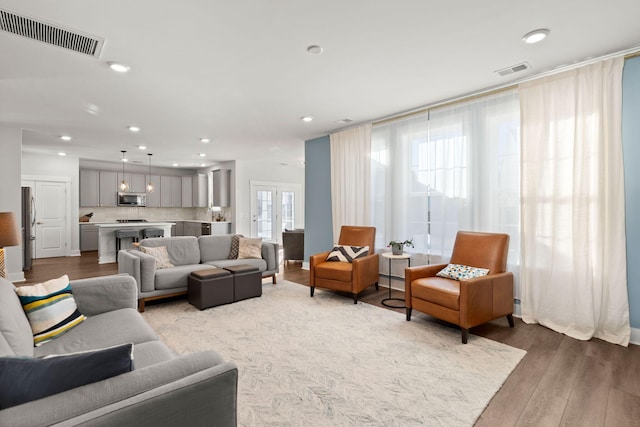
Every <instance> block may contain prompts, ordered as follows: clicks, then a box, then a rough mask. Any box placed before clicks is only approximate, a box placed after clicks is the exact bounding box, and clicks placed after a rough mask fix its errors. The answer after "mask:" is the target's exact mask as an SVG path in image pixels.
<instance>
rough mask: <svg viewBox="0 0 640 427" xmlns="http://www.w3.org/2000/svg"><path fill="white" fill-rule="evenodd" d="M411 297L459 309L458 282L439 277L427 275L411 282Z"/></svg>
mask: <svg viewBox="0 0 640 427" xmlns="http://www.w3.org/2000/svg"><path fill="white" fill-rule="evenodd" d="M411 298H418V299H421V300H424V301H429V302H431V303H434V304H437V305H441V306H444V307H447V308H450V309H452V310H460V282H458V281H456V280H451V279H443V278H440V277H427V278H422V279H416V280H414V281H413V282H411Z"/></svg>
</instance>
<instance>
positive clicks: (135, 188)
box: [118, 172, 147, 193]
mask: <svg viewBox="0 0 640 427" xmlns="http://www.w3.org/2000/svg"><path fill="white" fill-rule="evenodd" d="M124 179H125V180H126V181H127V182H128V183H129V193H144V192H145V190H146V187H147V180H146V176H145V175H143V174H140V173H129V172H125V174H124ZM121 181H122V172H118V185H120V182H121Z"/></svg>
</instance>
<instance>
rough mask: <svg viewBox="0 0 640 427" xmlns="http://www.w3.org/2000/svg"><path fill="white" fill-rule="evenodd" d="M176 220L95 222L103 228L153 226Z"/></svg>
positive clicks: (169, 223) (168, 223)
mask: <svg viewBox="0 0 640 427" xmlns="http://www.w3.org/2000/svg"><path fill="white" fill-rule="evenodd" d="M173 224H175V222H169V221H155V222H108V223H105V222H103V223H99V222H97V223H95V225H97V226H98V227H101V228H127V227H153V226H163V225H173Z"/></svg>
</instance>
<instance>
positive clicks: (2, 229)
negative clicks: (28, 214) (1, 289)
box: [0, 212, 20, 278]
mask: <svg viewBox="0 0 640 427" xmlns="http://www.w3.org/2000/svg"><path fill="white" fill-rule="evenodd" d="M19 244H20V233H19V232H18V227H17V224H16V217H15V215H14V214H13V212H0V277H5V278H6V277H7V268H6V265H5V263H4V248H5V247H7V246H18V245H19Z"/></svg>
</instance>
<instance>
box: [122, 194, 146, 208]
mask: <svg viewBox="0 0 640 427" xmlns="http://www.w3.org/2000/svg"><path fill="white" fill-rule="evenodd" d="M146 205H147V195H146V194H145V193H118V206H146Z"/></svg>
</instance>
